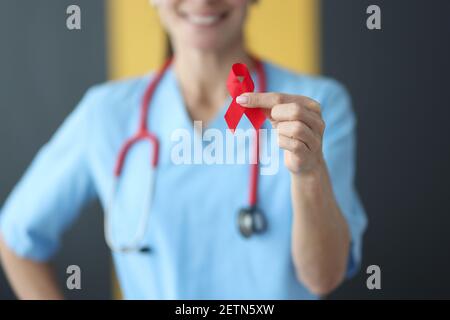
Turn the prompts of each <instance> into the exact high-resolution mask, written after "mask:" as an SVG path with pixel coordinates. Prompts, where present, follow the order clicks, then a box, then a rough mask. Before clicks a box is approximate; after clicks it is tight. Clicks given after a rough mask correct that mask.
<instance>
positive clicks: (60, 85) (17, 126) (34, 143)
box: [0, 0, 111, 299]
mask: <svg viewBox="0 0 450 320" xmlns="http://www.w3.org/2000/svg"><path fill="white" fill-rule="evenodd" d="M70 4H78V5H79V6H80V7H81V9H82V30H81V31H69V30H67V28H66V18H67V16H66V8H67V7H68V6H69V5H70ZM104 20H105V18H104V4H103V1H101V0H95V1H92V0H77V1H73V0H72V1H67V0H39V1H32V0H1V1H0V108H1V112H0V145H1V147H2V152H1V169H0V170H1V171H0V172H1V179H0V181H1V183H0V203H3V202H4V200H5V199H6V197H7V195H8V194H9V192H10V191H11V188H12V187H13V186H14V184H15V183H16V182H17V180H18V179H19V178H20V176H21V175H22V173H23V171H24V170H25V169H26V167H27V166H28V165H29V163H30V161H31V159H32V158H33V156H34V155H35V153H36V152H37V150H38V149H39V148H40V147H41V146H42V145H43V144H44V143H45V142H46V141H47V140H48V139H49V138H50V136H51V135H52V134H53V132H54V131H55V130H56V128H57V127H58V126H59V125H60V124H61V122H62V121H63V119H64V118H65V117H66V115H67V114H68V113H69V112H70V111H71V110H72V109H73V108H74V106H75V105H76V104H77V102H78V101H79V99H80V98H81V96H82V95H83V93H84V91H85V90H86V89H87V88H88V87H89V86H90V85H92V84H94V83H98V82H102V81H104V80H105V78H106V67H105V40H104V39H105V36H104V23H105V21H104ZM102 235H103V231H102V214H101V212H100V210H99V206H98V205H93V206H92V207H90V208H88V209H87V210H86V211H85V212H84V213H83V215H82V216H81V219H80V220H79V221H78V222H77V223H76V225H75V226H74V228H72V229H71V230H70V231H69V232H68V234H67V235H66V237H65V239H64V249H63V250H62V251H61V253H60V254H59V255H58V256H57V257H56V261H55V264H56V269H57V270H58V276H59V278H60V281H61V284H62V285H63V284H65V279H66V274H65V270H66V267H67V266H68V265H70V264H77V265H79V266H80V267H81V270H82V290H81V291H70V292H69V291H68V290H66V294H67V296H68V297H69V298H86V299H92V298H109V297H110V295H109V292H110V279H111V268H110V257H109V253H108V251H107V250H106V246H105V245H104V241H103V236H102ZM0 272H1V271H0ZM10 298H14V296H13V295H12V292H11V290H10V288H9V286H8V285H7V282H6V280H5V278H4V276H3V274H0V299H10Z"/></svg>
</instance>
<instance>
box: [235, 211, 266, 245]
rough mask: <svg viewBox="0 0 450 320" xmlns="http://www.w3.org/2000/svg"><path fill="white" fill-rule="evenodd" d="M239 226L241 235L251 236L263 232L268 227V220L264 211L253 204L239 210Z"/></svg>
mask: <svg viewBox="0 0 450 320" xmlns="http://www.w3.org/2000/svg"><path fill="white" fill-rule="evenodd" d="M238 226H239V231H240V233H241V235H242V236H243V237H244V238H250V236H252V235H253V234H259V233H263V232H264V231H265V230H266V228H267V222H266V218H265V217H264V214H263V213H262V211H261V210H259V209H258V208H257V207H255V206H252V207H249V208H243V209H241V210H240V211H239V215H238Z"/></svg>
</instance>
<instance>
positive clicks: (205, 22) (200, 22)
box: [179, 12, 228, 27]
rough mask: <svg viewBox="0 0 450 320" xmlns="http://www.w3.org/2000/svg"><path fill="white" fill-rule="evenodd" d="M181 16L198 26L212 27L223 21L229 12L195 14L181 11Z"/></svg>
mask: <svg viewBox="0 0 450 320" xmlns="http://www.w3.org/2000/svg"><path fill="white" fill-rule="evenodd" d="M179 15H180V17H181V18H183V19H184V20H185V21H187V22H189V23H190V24H192V25H194V26H198V27H211V26H215V25H217V24H219V23H220V22H222V21H223V20H224V19H225V18H226V17H227V16H228V12H224V13H214V14H194V13H186V12H179Z"/></svg>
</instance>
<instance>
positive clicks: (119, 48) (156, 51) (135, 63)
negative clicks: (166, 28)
mask: <svg viewBox="0 0 450 320" xmlns="http://www.w3.org/2000/svg"><path fill="white" fill-rule="evenodd" d="M106 8H107V9H106V10H107V13H106V14H107V35H106V37H107V43H108V45H107V48H108V69H109V72H108V73H109V77H110V78H111V79H117V78H122V77H128V76H134V75H141V74H143V73H145V72H147V71H149V70H152V69H155V68H157V67H158V66H159V65H160V64H161V61H162V60H163V59H164V55H165V42H166V40H165V35H164V32H163V30H162V28H161V25H160V23H159V20H158V16H157V13H156V11H155V10H154V9H153V7H152V6H150V5H149V1H148V0H108V1H107V3H106Z"/></svg>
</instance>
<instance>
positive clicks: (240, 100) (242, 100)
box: [236, 95, 248, 104]
mask: <svg viewBox="0 0 450 320" xmlns="http://www.w3.org/2000/svg"><path fill="white" fill-rule="evenodd" d="M236 102H237V103H239V104H247V103H248V97H247V96H244V95H240V96H239V97H237V98H236Z"/></svg>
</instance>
